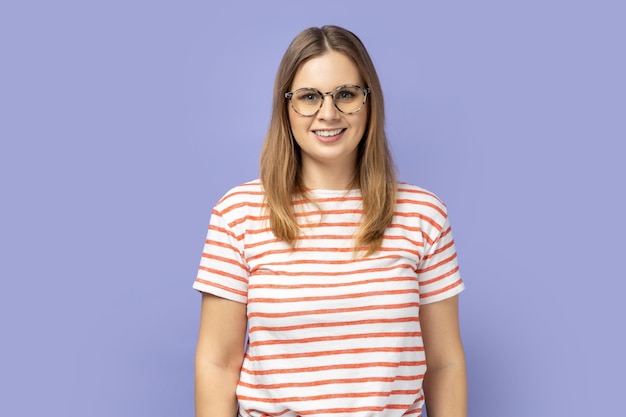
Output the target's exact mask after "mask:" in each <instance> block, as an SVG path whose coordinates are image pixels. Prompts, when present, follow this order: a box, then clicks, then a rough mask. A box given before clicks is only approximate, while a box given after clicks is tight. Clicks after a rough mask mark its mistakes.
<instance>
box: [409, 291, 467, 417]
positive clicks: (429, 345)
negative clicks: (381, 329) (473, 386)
mask: <svg viewBox="0 0 626 417" xmlns="http://www.w3.org/2000/svg"><path fill="white" fill-rule="evenodd" d="M420 323H421V326H422V337H423V339H424V349H425V351H426V365H427V367H428V369H427V371H426V375H425V377H424V393H425V396H426V410H427V412H428V417H466V416H467V377H466V373H465V354H464V353H463V345H462V343H461V334H460V329H459V309H458V296H454V297H451V298H448V299H445V300H442V301H437V302H434V303H432V304H425V305H423V306H421V307H420Z"/></svg>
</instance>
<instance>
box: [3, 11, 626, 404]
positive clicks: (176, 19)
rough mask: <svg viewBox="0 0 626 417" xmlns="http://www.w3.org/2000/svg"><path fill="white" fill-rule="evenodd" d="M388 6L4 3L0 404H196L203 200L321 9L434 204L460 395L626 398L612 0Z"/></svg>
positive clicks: (625, 125) (620, 129)
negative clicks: (457, 280)
mask: <svg viewBox="0 0 626 417" xmlns="http://www.w3.org/2000/svg"><path fill="white" fill-rule="evenodd" d="M398 3H401V2H391V1H388V2H380V1H372V2H369V1H321V0H318V1H314V2H306V3H305V2H295V1H263V2H252V1H250V2H240V1H230V2H226V1H223V2H219V3H218V2H208V1H204V2H202V1H176V2H174V1H171V2H166V1H147V0H146V1H135V0H133V1H129V0H127V1H118V0H115V1H106V2H105V1H100V2H95V1H94V2H86V1H62V0H61V1H56V2H44V1H21V2H17V1H14V2H3V3H2V5H1V6H0V48H1V49H0V61H1V64H0V73H1V77H0V138H1V145H0V187H1V188H0V191H1V196H2V197H1V198H2V203H1V206H0V207H1V210H2V214H1V216H0V245H1V247H0V249H1V262H0V276H1V287H0V288H1V290H0V338H1V344H0V346H1V354H0V392H2V394H1V399H0V415H3V416H36V415H37V416H38V415H52V416H89V417H111V416H115V417H136V416H190V415H192V413H193V391H192V387H193V353H194V348H195V341H196V332H197V326H198V313H199V301H200V297H199V295H198V294H197V293H196V292H195V291H193V290H192V289H191V284H192V281H193V279H194V277H195V272H196V268H197V265H198V262H199V259H200V252H201V249H202V244H203V241H204V237H205V231H206V227H207V224H208V220H209V213H210V209H211V207H212V206H213V204H214V203H215V202H216V201H217V199H218V198H220V197H221V195H222V194H223V193H224V192H225V191H226V190H228V189H229V188H230V187H232V186H234V185H237V184H239V183H241V182H243V181H246V180H249V179H253V178H255V177H256V176H257V161H258V154H259V151H260V147H261V142H262V140H263V137H264V134H265V130H266V127H267V122H268V117H269V110H270V95H271V89H272V83H273V79H274V73H275V71H276V68H277V66H278V62H279V59H280V57H281V55H282V53H283V52H284V50H285V48H286V47H287V45H288V43H289V41H290V40H291V39H292V38H293V36H295V35H296V34H297V33H298V32H299V31H300V30H302V29H304V28H305V27H308V26H312V25H316V26H317V25H322V24H327V23H333V24H340V25H343V26H346V27H348V28H350V29H352V30H353V31H355V32H356V33H357V34H358V35H359V36H360V37H361V38H362V40H363V41H364V42H365V44H366V46H367V47H368V49H369V51H370V53H371V55H372V57H373V59H374V62H375V64H376V66H377V68H378V71H379V75H380V77H381V80H382V83H383V88H384V91H385V94H386V96H385V97H386V101H387V110H388V132H389V136H390V138H391V142H392V148H393V151H394V154H395V156H396V160H397V165H398V168H399V172H400V177H401V178H402V179H403V180H406V181H409V182H413V183H417V184H419V185H422V186H424V187H427V188H429V189H431V190H432V191H435V192H436V193H437V194H439V195H440V197H442V198H443V199H444V200H445V201H446V202H447V204H448V206H449V211H450V215H451V219H452V225H453V228H454V231H455V237H456V241H457V245H458V250H459V253H460V255H459V256H460V260H461V268H462V273H463V276H464V279H465V281H466V285H467V290H466V291H465V292H464V294H463V295H462V296H461V300H462V301H461V308H462V326H463V337H464V342H465V347H466V353H467V358H468V366H469V384H470V385H469V393H470V403H469V406H470V416H476V417H479V416H482V417H504V416H506V417H517V416H519V417H521V416H524V417H526V416H534V417H543V416H546V417H548V416H549V417H553V416H566V415H567V416H570V417H574V416H589V415H592V416H599V415H617V414H619V413H621V412H620V411H619V410H623V397H624V394H623V391H624V388H626V385H625V383H624V380H623V376H624V375H625V374H626V364H625V359H624V356H625V355H624V352H625V351H626V343H625V342H624V333H625V331H624V329H625V326H624V319H625V318H626V309H625V307H624V300H623V299H624V290H625V284H624V281H625V278H626V274H625V272H624V268H623V259H624V249H625V245H624V241H623V236H624V233H625V232H626V224H625V220H624V213H625V212H626V205H625V203H624V194H625V193H624V189H625V186H624V180H625V179H626V172H625V169H624V156H625V153H624V145H623V143H624V141H625V140H626V122H625V120H626V82H625V74H626V53H625V49H624V48H625V47H624V41H625V39H626V29H625V27H626V25H624V16H626V6H625V5H624V2H623V1H621V0H615V1H604V0H595V1H556V0H542V1H525V2H521V1H520V2H503V1H485V0H477V1H472V2H468V1H441V2H425V1H416V2H408V1H407V2H402V5H400V4H398Z"/></svg>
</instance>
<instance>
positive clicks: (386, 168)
mask: <svg viewBox="0 0 626 417" xmlns="http://www.w3.org/2000/svg"><path fill="white" fill-rule="evenodd" d="M329 51H337V52H340V53H342V54H344V55H346V56H347V57H349V58H350V59H351V60H352V61H353V62H354V64H355V65H356V66H357V68H358V70H359V73H360V75H361V77H362V78H363V80H364V82H365V86H366V87H369V88H370V94H369V97H368V99H367V102H366V103H367V106H368V122H367V127H366V130H365V134H364V136H363V138H362V139H361V141H360V142H359V147H358V157H357V165H356V177H355V180H354V184H353V185H354V186H358V187H360V189H361V195H362V198H363V218H362V222H361V225H360V227H359V230H358V231H357V235H356V237H355V238H356V241H355V250H362V249H364V250H366V253H367V254H371V253H373V252H375V251H377V250H378V249H380V246H381V244H382V240H383V234H384V232H385V229H386V228H387V227H388V226H389V225H390V224H391V219H392V217H393V211H394V208H395V200H396V179H395V169H394V164H393V160H392V157H391V152H390V150H389V145H388V143H387V136H386V134H385V129H384V125H385V110H384V101H383V93H382V89H381V86H380V81H379V79H378V75H377V74H376V69H375V68H374V64H373V63H372V60H371V58H370V56H369V54H368V53H367V50H366V49H365V46H364V45H363V43H362V42H361V40H360V39H359V38H358V37H357V36H356V35H355V34H354V33H352V32H350V31H349V30H346V29H344V28H341V27H338V26H323V27H321V28H317V27H312V28H308V29H305V30H304V31H302V32H301V33H300V34H299V35H297V36H296V37H295V38H294V40H293V41H292V42H291V44H290V45H289V47H288V48H287V51H286V52H285V54H284V55H283V58H282V60H281V62H280V65H279V67H278V72H277V74H276V80H275V83H274V98H273V107H272V117H271V120H270V125H269V128H268V131H267V136H266V137H265V142H264V144H263V150H262V152H261V167H260V168H261V182H262V184H263V188H264V191H265V201H266V203H267V206H268V212H269V220H270V227H271V228H272V231H273V232H274V234H275V235H276V237H278V238H279V239H281V240H284V241H286V242H288V243H290V244H291V245H294V244H295V242H296V241H297V240H298V237H299V235H300V228H299V227H298V223H297V221H296V218H295V213H294V209H293V205H292V201H293V197H294V196H297V195H300V196H304V197H305V198H306V192H305V189H304V185H303V183H302V175H301V153H300V148H299V146H298V144H297V143H296V142H295V140H294V139H293V136H292V134H291V127H290V125H289V114H288V108H287V105H288V101H287V99H286V98H285V92H287V91H289V89H290V88H291V85H292V82H293V79H294V77H295V74H296V72H297V71H298V69H299V68H300V66H301V65H302V64H303V63H304V62H306V61H307V60H309V59H311V58H314V57H318V56H320V55H323V54H324V53H327V52H329Z"/></svg>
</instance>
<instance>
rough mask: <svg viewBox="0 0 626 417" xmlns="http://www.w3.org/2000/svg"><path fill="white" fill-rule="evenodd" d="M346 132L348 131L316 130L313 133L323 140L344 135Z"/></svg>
mask: <svg viewBox="0 0 626 417" xmlns="http://www.w3.org/2000/svg"><path fill="white" fill-rule="evenodd" d="M344 130H346V129H332V130H314V131H313V133H315V134H316V135H317V136H321V137H323V138H331V137H333V136H337V135H338V134H340V133H342V132H343V131H344Z"/></svg>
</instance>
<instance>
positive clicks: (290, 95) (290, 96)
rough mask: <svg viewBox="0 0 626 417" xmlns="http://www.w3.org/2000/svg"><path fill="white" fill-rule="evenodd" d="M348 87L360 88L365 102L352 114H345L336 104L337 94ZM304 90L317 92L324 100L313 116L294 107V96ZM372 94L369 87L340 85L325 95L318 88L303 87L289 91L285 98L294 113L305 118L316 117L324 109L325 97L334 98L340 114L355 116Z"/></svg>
mask: <svg viewBox="0 0 626 417" xmlns="http://www.w3.org/2000/svg"><path fill="white" fill-rule="evenodd" d="M347 87H353V88H358V89H359V90H361V92H363V101H362V102H361V105H360V106H359V108H358V109H356V110H355V111H352V112H345V111H343V110H341V109H340V108H339V107H337V103H335V94H337V93H338V92H339V91H340V90H342V89H344V88H347ZM302 90H312V91H315V92H316V93H317V94H318V95H319V96H320V97H321V98H322V99H321V100H320V106H319V107H318V108H317V110H315V111H314V112H313V113H311V114H303V113H300V112H299V111H298V110H296V107H295V106H294V105H293V100H292V99H293V96H294V94H296V93H297V92H298V91H302ZM370 92H371V90H370V89H369V87H361V86H360V85H354V84H346V85H340V86H339V87H337V88H335V89H334V90H332V91H327V92H325V93H322V92H321V91H320V90H318V89H317V88H311V87H302V88H298V89H297V90H293V91H287V92H286V93H285V98H286V99H288V100H289V103H290V104H291V108H292V109H293V111H295V112H296V113H298V114H299V115H300V116H305V117H311V116H315V115H316V114H317V112H319V111H320V109H321V108H322V106H323V105H324V97H325V96H330V97H331V98H332V100H333V106H335V108H336V109H337V110H339V112H341V113H343V114H354V113H357V112H359V111H360V110H361V109H362V108H363V105H364V104H365V102H366V101H367V96H368V95H369V93H370Z"/></svg>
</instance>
